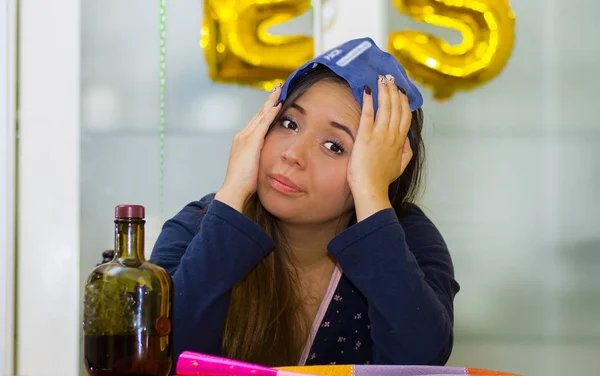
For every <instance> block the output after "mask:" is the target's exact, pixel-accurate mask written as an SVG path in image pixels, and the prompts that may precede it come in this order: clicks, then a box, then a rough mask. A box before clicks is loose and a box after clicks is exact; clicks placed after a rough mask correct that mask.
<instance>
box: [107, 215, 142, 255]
mask: <svg viewBox="0 0 600 376" xmlns="http://www.w3.org/2000/svg"><path fill="white" fill-rule="evenodd" d="M144 223H145V221H144V220H143V219H117V220H115V258H114V259H115V260H129V261H139V262H144V261H146V257H145V256H144Z"/></svg>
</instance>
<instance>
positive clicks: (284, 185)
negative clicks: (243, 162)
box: [269, 175, 303, 193]
mask: <svg viewBox="0 0 600 376" xmlns="http://www.w3.org/2000/svg"><path fill="white" fill-rule="evenodd" d="M269 181H270V182H271V186H272V187H273V188H275V190H276V191H278V192H281V193H302V192H303V191H302V189H301V188H300V187H298V186H297V185H296V184H295V183H294V182H293V181H291V180H290V179H289V178H287V177H285V176H283V175H270V176H269Z"/></svg>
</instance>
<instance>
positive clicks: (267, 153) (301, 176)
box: [258, 80, 360, 224]
mask: <svg viewBox="0 0 600 376" xmlns="http://www.w3.org/2000/svg"><path fill="white" fill-rule="evenodd" d="M359 121H360V107H359V105H358V102H357V101H356V100H355V99H354V97H353V96H352V92H351V91H350V89H349V88H348V87H346V86H343V85H341V84H339V83H336V82H332V81H327V80H324V81H319V82H317V83H315V84H314V85H312V86H311V87H310V88H309V89H308V90H307V91H306V92H305V93H304V94H302V96H300V97H299V98H298V99H297V100H296V102H295V103H294V104H292V105H291V107H289V108H288V109H287V110H286V111H285V112H284V113H283V115H282V117H281V120H280V121H279V123H277V124H275V125H274V126H273V128H272V129H271V131H270V132H269V133H268V134H267V137H266V138H265V142H264V146H263V149H262V151H261V157H260V163H259V171H258V196H259V198H260V201H261V203H262V204H263V206H264V207H265V209H267V210H268V211H269V212H270V213H271V214H273V215H274V216H276V217H277V218H279V219H280V220H281V221H284V222H287V223H296V224H318V223H326V222H330V221H336V220H339V218H340V216H341V215H344V214H347V213H350V212H351V210H352V208H353V205H354V203H353V201H352V195H351V193H350V188H349V186H348V183H347V179H346V170H347V167H348V160H349V157H350V154H351V152H352V147H353V146H354V139H355V138H356V133H357V131H358V124H359Z"/></svg>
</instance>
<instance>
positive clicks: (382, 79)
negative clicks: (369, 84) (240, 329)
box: [379, 75, 386, 84]
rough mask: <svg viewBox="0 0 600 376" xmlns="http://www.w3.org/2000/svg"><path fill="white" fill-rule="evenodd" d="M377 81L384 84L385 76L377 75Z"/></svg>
mask: <svg viewBox="0 0 600 376" xmlns="http://www.w3.org/2000/svg"><path fill="white" fill-rule="evenodd" d="M379 82H380V83H382V84H385V82H386V80H385V77H384V76H382V75H379Z"/></svg>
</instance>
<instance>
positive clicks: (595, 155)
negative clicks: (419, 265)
mask: <svg viewBox="0 0 600 376" xmlns="http://www.w3.org/2000/svg"><path fill="white" fill-rule="evenodd" d="M362 1H363V0H360V1H359V0H337V1H333V0H331V2H330V4H328V5H327V6H326V7H323V8H322V9H321V11H322V14H321V17H322V18H323V21H322V22H321V23H320V26H319V25H317V26H319V27H315V21H314V20H315V17H314V16H315V12H314V11H310V10H309V11H307V12H304V13H303V14H302V15H300V16H298V17H296V18H294V19H293V20H291V21H289V22H286V23H283V24H281V25H277V26H275V27H273V28H272V29H271V30H270V31H271V32H272V33H274V34H282V35H285V34H302V35H307V36H313V35H314V34H315V33H316V34H319V33H322V34H321V35H314V37H315V38H316V39H317V40H322V41H323V43H324V45H325V46H327V45H328V44H330V43H332V39H331V38H335V37H334V36H331V37H328V36H327V35H328V34H327V33H328V32H329V29H328V28H329V27H331V28H333V29H335V28H337V29H336V30H337V33H338V34H339V32H340V27H341V26H339V25H338V26H330V25H331V24H333V23H335V22H338V20H339V17H341V15H344V16H343V17H342V18H344V17H345V18H344V20H345V21H344V23H343V25H344V26H343V27H347V28H348V29H347V30H346V33H342V34H344V35H346V36H347V37H348V38H350V37H355V36H371V37H373V38H374V39H375V40H376V41H378V43H379V42H380V41H381V42H383V43H382V44H381V45H382V47H386V44H387V42H388V39H387V36H388V35H389V34H390V33H394V32H398V31H402V30H407V29H410V30H417V31H421V32H428V33H432V34H434V35H436V36H438V37H439V38H442V39H444V40H446V41H447V42H448V43H450V44H459V43H461V40H462V36H461V33H460V32H458V31H455V30H450V29H448V28H443V27H439V26H435V25H426V24H423V23H422V22H417V21H415V20H414V19H411V18H410V17H409V16H407V15H406V14H401V13H400V12H399V7H398V4H395V2H394V1H392V0H389V1H383V0H377V1H373V2H372V3H370V5H369V9H371V10H373V8H376V9H375V10H374V11H373V12H371V13H369V14H368V15H367V14H366V13H365V12H367V11H368V10H363V11H361V9H362V8H361V5H359V3H361V2H362ZM369 1H372V0H369ZM411 2H414V1H406V2H405V3H411ZM481 2H482V3H486V1H481ZM49 3H52V4H48V3H44V2H43V1H31V2H24V1H21V2H18V1H8V2H6V3H5V2H2V3H0V4H2V5H3V6H4V8H5V9H3V11H4V13H0V15H2V16H3V21H4V20H7V22H6V24H5V25H6V26H7V27H5V28H4V29H5V30H8V31H6V32H4V34H3V43H4V45H3V49H4V50H5V52H6V51H8V54H7V55H6V54H5V55H0V57H2V58H3V59H0V60H3V61H2V64H4V65H3V73H9V75H8V76H7V77H8V78H7V79H6V81H2V83H3V88H2V89H3V90H4V91H5V93H3V94H5V95H6V97H2V98H3V99H4V100H2V102H3V103H2V104H3V105H4V104H5V103H7V104H8V106H7V107H6V114H3V121H4V122H6V129H3V132H4V133H0V137H2V138H3V139H2V142H4V143H5V145H7V148H6V149H5V150H6V152H4V151H3V152H2V153H3V156H2V158H3V159H2V162H3V165H2V167H3V168H4V170H3V176H2V178H3V180H2V181H1V183H3V184H2V187H0V189H1V190H2V191H0V192H1V193H3V200H4V201H0V202H2V203H3V204H4V206H5V208H6V210H4V208H2V211H3V213H2V214H3V217H2V222H0V224H1V225H2V227H3V228H2V230H3V231H4V232H3V233H0V234H1V235H0V240H2V241H3V242H4V243H5V244H6V245H7V246H6V247H5V249H4V250H3V253H2V254H1V256H2V257H3V258H1V259H0V273H4V272H5V271H6V273H5V274H2V279H3V281H2V283H3V284H1V285H0V293H2V294H3V295H1V296H0V297H1V298H2V299H0V311H3V313H2V316H0V319H2V320H0V321H2V325H3V326H2V328H3V332H4V333H3V334H4V335H3V338H2V341H3V342H0V345H1V346H0V350H2V352H0V361H1V360H3V359H4V361H5V364H4V369H3V371H4V375H10V374H13V373H12V372H16V374H17V375H19V376H30V375H31V376H37V375H42V374H43V375H47V376H52V375H83V374H84V372H83V368H82V366H81V364H80V363H79V362H80V354H79V353H78V352H79V351H80V348H81V342H80V337H81V335H80V332H79V331H80V325H79V322H80V318H79V315H80V311H81V301H82V300H81V292H80V290H81V286H83V284H84V281H85V279H86V277H87V275H88V273H89V271H90V270H91V268H92V267H94V265H95V264H97V263H98V262H100V261H101V260H102V251H104V250H105V249H111V248H112V246H113V244H112V242H113V227H112V226H113V225H112V216H113V210H114V206H115V205H117V204H121V203H137V204H142V205H144V206H145V207H146V215H147V225H146V243H147V244H146V252H147V254H148V255H149V254H150V252H151V250H152V246H153V244H154V241H155V239H156V237H157V236H158V234H159V232H160V228H161V226H162V223H163V222H164V221H165V220H166V219H168V218H170V217H171V216H173V215H174V214H175V213H176V212H177V211H178V210H180V209H181V208H182V207H183V206H184V205H185V204H187V203H188V202H190V201H193V200H197V199H199V198H201V197H202V196H203V195H205V194H207V193H210V192H214V191H215V190H216V189H218V188H219V186H220V184H221V183H222V179H223V177H224V173H225V169H226V165H227V157H228V153H229V146H230V143H231V139H232V137H233V135H234V134H235V133H236V132H237V131H238V130H239V129H240V128H241V127H243V126H244V125H245V124H246V122H247V121H248V119H250V118H251V117H252V115H253V114H254V113H255V112H256V111H257V109H258V108H259V106H260V105H261V104H262V103H263V102H264V100H265V98H266V93H265V91H264V90H261V89H259V88H257V87H256V86H254V87H253V86H249V85H240V84H236V83H224V82H219V81H218V80H216V81H217V82H215V80H213V79H211V77H210V75H209V71H210V67H209V63H207V59H206V56H205V50H204V49H203V48H202V47H201V46H200V40H201V29H202V23H203V18H204V16H205V12H204V3H205V2H204V1H200V0H177V1H168V2H164V6H165V9H166V19H165V24H166V30H167V32H166V40H165V43H166V51H165V55H164V56H165V58H166V65H165V73H166V74H165V78H166V80H165V81H164V108H165V119H164V127H163V128H161V121H160V116H159V115H160V103H161V97H160V87H161V76H160V56H161V51H160V34H159V30H160V20H161V18H160V9H161V8H160V3H161V2H160V1H154V2H149V1H147V0H127V1H122V0H119V1H118V0H103V1H93V0H83V1H77V0H65V1H60V2H49ZM225 3H227V2H223V4H225ZM487 3H498V4H500V3H504V2H501V1H497V2H495V1H491V0H490V1H487ZM510 6H511V9H512V12H513V13H514V16H515V21H516V22H515V27H514V46H512V48H510V49H509V51H511V53H510V58H509V60H508V62H507V63H506V65H505V66H503V68H502V69H501V72H500V73H499V74H498V75H497V76H495V77H493V78H491V79H490V80H489V81H488V82H481V83H478V84H477V85H476V87H475V88H474V89H473V90H470V91H469V90H467V91H465V90H459V91H457V92H456V93H454V94H453V95H452V96H451V97H450V98H447V99H446V100H444V101H440V100H437V99H436V98H434V97H433V93H434V91H433V90H432V89H431V87H429V86H427V85H421V84H420V88H421V90H422V92H423V94H424V97H425V105H424V112H425V115H426V122H425V142H426V148H427V183H426V190H425V193H424V195H423V197H422V199H421V200H420V202H419V204H420V205H421V206H422V207H423V209H424V210H425V212H426V213H427V214H428V215H429V216H430V218H431V219H432V220H433V221H434V223H435V224H436V225H437V226H438V227H439V229H440V231H441V232H442V234H443V235H444V237H445V239H446V241H447V243H448V246H449V248H450V251H451V253H452V256H453V258H454V263H455V268H456V277H457V280H458V281H459V283H460V284H461V288H462V289H461V291H460V293H459V294H458V296H457V298H456V302H455V303H456V311H455V317H456V323H455V347H454V352H453V355H452V358H451V359H450V361H449V365H455V366H466V367H479V368H488V369H495V370H499V371H506V372H517V373H522V374H527V375H535V376H559V375H560V376H562V375H594V374H597V373H598V372H599V371H598V370H599V369H600V357H599V356H598V354H600V273H597V270H598V268H599V267H600V216H598V214H597V213H598V212H599V211H600V197H599V192H600V125H599V124H598V120H597V119H598V116H597V104H596V103H595V99H594V98H597V97H598V95H597V87H598V83H599V82H600V80H599V78H600V74H599V73H598V69H599V68H598V67H600V44H599V43H597V38H598V36H599V35H600V26H597V24H596V18H597V15H598V14H599V13H600V2H598V1H596V0H571V1H569V2H565V1H558V0H527V1H525V0H513V1H512V2H511V3H510ZM367 13H368V12H367ZM347 17H351V18H352V20H351V21H348V20H349V18H347ZM367 17H379V18H378V19H377V18H369V19H368V22H367V21H364V22H363V21H361V20H365V19H366V18H367ZM17 21H18V22H17ZM340 22H342V21H340ZM361 23H365V24H368V25H366V26H365V27H364V28H362V29H361V26H360V24H361ZM3 25H4V24H3ZM352 25H354V26H353V27H351V26H352ZM16 30H19V32H18V33H16V32H15V31H16ZM315 30H316V32H315ZM370 30H371V31H370ZM334 32H336V31H335V30H333V31H331V33H334ZM369 32H372V33H373V34H374V35H369V34H367V33H369ZM355 34H358V35H355ZM331 35H333V34H331ZM384 37H385V39H383V38H384ZM327 38H330V39H327ZM502 41H503V42H506V40H505V39H504V40H502ZM15 56H18V57H19V58H18V59H17V60H15V59H12V58H14V57H15ZM280 58H281V59H283V60H285V59H286V55H285V54H282V56H280ZM407 69H408V70H409V73H410V69H409V68H407ZM10 73H14V75H12V76H11V75H10ZM282 78H284V77H282ZM260 85H263V86H264V85H267V86H268V83H265V82H262V83H260ZM5 89H6V90H5ZM6 93H8V94H6ZM17 106H18V108H19V112H18V113H17V112H16V111H15V110H14V109H15V108H17ZM17 115H18V116H17ZM15 124H16V125H15ZM3 127H4V124H3ZM161 129H162V130H161ZM2 148H3V147H2V146H0V149H2ZM11 153H12V154H11ZM3 246H4V245H2V247H3ZM13 250H14V251H13ZM61 337H64V338H63V339H60V338H61ZM65 338H66V339H65ZM53 344H55V345H53ZM3 356H4V358H3ZM35 359H38V361H35ZM0 369H2V368H0Z"/></svg>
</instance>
